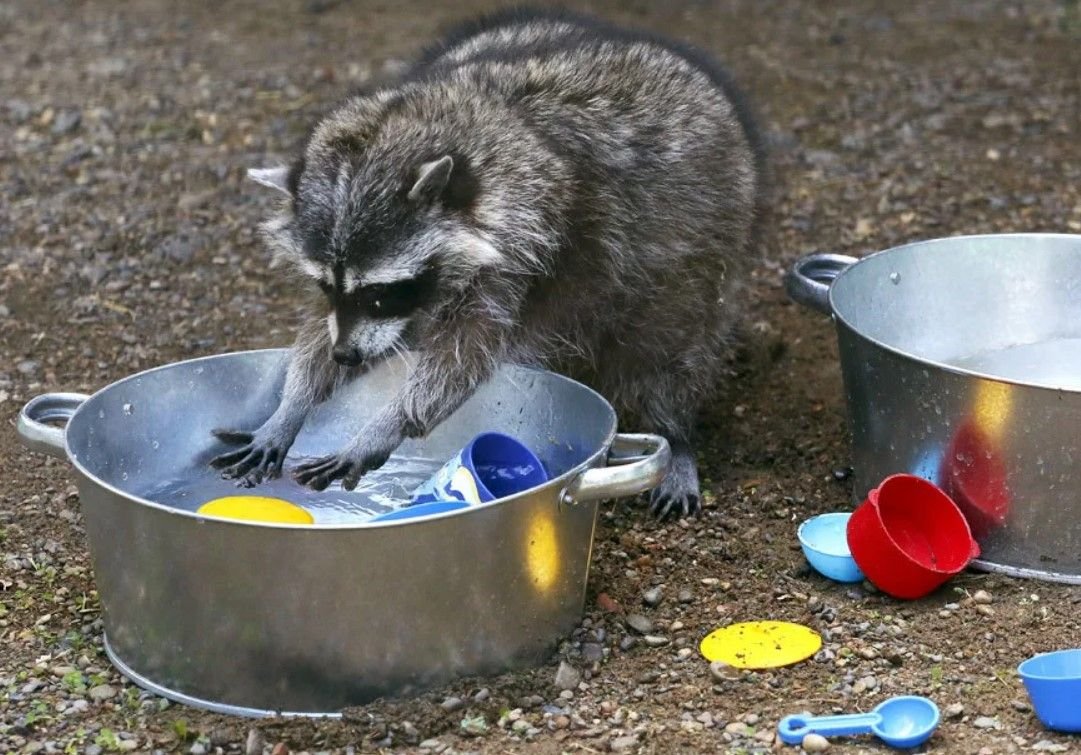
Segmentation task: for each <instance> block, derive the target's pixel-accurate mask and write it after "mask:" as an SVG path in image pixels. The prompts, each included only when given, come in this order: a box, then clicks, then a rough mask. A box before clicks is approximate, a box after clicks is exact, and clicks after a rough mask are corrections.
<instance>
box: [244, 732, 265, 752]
mask: <svg viewBox="0 0 1081 755" xmlns="http://www.w3.org/2000/svg"><path fill="white" fill-rule="evenodd" d="M265 746H266V739H265V738H264V737H263V732H261V731H259V730H258V729H250V730H249V731H248V740H247V742H246V743H245V744H244V755H263V747H265Z"/></svg>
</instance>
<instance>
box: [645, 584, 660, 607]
mask: <svg viewBox="0 0 1081 755" xmlns="http://www.w3.org/2000/svg"><path fill="white" fill-rule="evenodd" d="M642 602H643V603H645V604H646V605H647V606H649V607H651V608H654V607H656V606H658V605H660V603H661V588H660V587H653V588H651V589H649V590H646V591H645V592H644V593H642Z"/></svg>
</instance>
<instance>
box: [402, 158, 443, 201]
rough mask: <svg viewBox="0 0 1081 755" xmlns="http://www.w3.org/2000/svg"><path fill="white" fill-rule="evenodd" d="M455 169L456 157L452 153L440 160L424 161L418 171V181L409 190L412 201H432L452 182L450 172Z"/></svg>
mask: <svg viewBox="0 0 1081 755" xmlns="http://www.w3.org/2000/svg"><path fill="white" fill-rule="evenodd" d="M452 170H454V159H453V158H452V157H451V156H450V155H444V156H443V157H441V158H439V159H438V160H432V161H431V162H430V163H424V165H421V166H420V170H419V171H417V182H416V183H415V184H413V188H412V189H410V190H409V201H410V202H421V201H424V202H432V201H434V200H435V199H436V198H437V197H439V195H440V194H442V193H443V190H444V189H446V188H447V183H448V182H450V172H451V171H452Z"/></svg>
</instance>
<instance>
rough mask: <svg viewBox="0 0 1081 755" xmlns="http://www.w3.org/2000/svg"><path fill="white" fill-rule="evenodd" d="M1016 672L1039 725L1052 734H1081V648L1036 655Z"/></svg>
mask: <svg viewBox="0 0 1081 755" xmlns="http://www.w3.org/2000/svg"><path fill="white" fill-rule="evenodd" d="M1017 673H1018V674H1020V676H1021V681H1022V682H1024V684H1025V690H1026V691H1027V692H1028V697H1029V700H1031V701H1032V709H1033V710H1034V711H1035V712H1036V717H1037V718H1038V719H1040V723H1042V724H1043V725H1044V726H1046V727H1047V728H1048V729H1052V730H1053V731H1061V732H1066V733H1070V734H1081V648H1076V649H1073V650H1058V651H1056V652H1053V653H1041V654H1039V655H1034V656H1032V657H1031V658H1029V659H1028V660H1027V661H1025V662H1024V663H1022V664H1021V665H1020V666H1018V667H1017Z"/></svg>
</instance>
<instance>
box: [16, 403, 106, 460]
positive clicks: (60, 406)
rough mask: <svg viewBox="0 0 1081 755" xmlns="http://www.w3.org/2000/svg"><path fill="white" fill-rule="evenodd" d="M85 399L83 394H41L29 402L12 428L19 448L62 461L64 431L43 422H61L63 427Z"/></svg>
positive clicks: (63, 454) (61, 428)
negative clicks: (18, 438)
mask: <svg viewBox="0 0 1081 755" xmlns="http://www.w3.org/2000/svg"><path fill="white" fill-rule="evenodd" d="M88 398H90V397H89V396H87V395H86V394H84V393H43V394H42V395H40V396H37V397H35V398H32V399H30V401H28V402H27V404H26V406H24V407H23V409H22V411H21V412H19V423H18V425H17V426H16V429H17V430H18V432H19V437H20V438H21V439H22V442H23V445H24V446H26V447H27V448H29V449H30V450H32V451H40V452H41V453H45V454H48V455H50V456H55V457H57V458H59V459H63V458H64V456H65V453H66V451H65V446H64V428H63V427H54V426H53V425H47V424H45V423H46V422H50V421H56V420H63V421H64V424H65V425H66V424H67V421H68V420H69V419H71V417H72V415H73V414H75V410H76V409H78V408H79V407H80V406H82V405H83V402H84V401H86V400H87V399H88Z"/></svg>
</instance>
